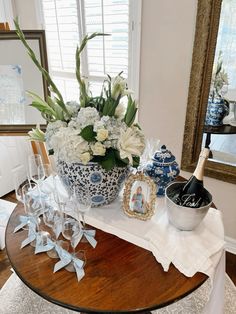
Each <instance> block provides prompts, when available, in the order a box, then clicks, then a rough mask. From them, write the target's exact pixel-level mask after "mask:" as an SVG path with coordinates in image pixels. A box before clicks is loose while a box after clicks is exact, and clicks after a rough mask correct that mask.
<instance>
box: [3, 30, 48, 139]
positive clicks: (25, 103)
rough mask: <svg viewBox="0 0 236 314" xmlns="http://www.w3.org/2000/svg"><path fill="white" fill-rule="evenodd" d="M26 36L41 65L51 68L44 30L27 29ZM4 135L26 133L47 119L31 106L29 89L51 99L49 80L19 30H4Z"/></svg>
mask: <svg viewBox="0 0 236 314" xmlns="http://www.w3.org/2000/svg"><path fill="white" fill-rule="evenodd" d="M24 35H25V38H26V40H27V42H28V43H29V45H30V47H31V48H32V50H33V51H34V52H35V54H36V56H37V58H38V59H39V60H40V61H41V65H42V66H43V67H44V68H45V69H46V70H48V61H47V50H46V40H45V31H44V30H32V31H24ZM0 51H1V59H0V135H8V134H12V133H14V134H26V133H27V132H28V131H29V130H31V129H32V128H33V127H35V125H36V124H40V125H41V129H45V128H46V125H45V120H44V119H43V118H42V117H41V114H40V113H39V112H38V111H36V110H35V109H34V108H33V107H31V106H30V104H31V103H32V101H31V98H30V97H29V96H28V95H27V91H28V90H29V91H32V92H34V93H36V94H38V95H39V96H40V97H41V98H42V99H44V100H45V99H47V96H48V86H47V82H46V80H45V79H44V78H43V76H42V74H41V73H40V71H38V69H37V68H36V66H35V65H34V63H33V62H32V60H31V59H30V58H29V56H28V54H27V52H26V49H25V47H24V46H23V44H22V43H21V41H20V39H19V38H18V36H17V34H16V32H15V31H0Z"/></svg>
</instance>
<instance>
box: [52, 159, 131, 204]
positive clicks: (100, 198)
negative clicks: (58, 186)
mask: <svg viewBox="0 0 236 314" xmlns="http://www.w3.org/2000/svg"><path fill="white" fill-rule="evenodd" d="M57 171H58V175H59V177H61V179H62V180H63V178H65V177H66V178H67V184H68V185H69V187H70V189H71V191H73V190H74V191H75V193H76V194H77V196H78V198H79V199H80V200H81V201H82V202H83V198H85V196H87V195H88V194H89V196H90V197H91V200H92V207H98V206H101V205H106V204H109V203H111V202H113V201H114V200H115V199H116V198H117V196H118V195H119V192H120V191H121V189H122V187H123V184H124V181H125V179H126V178H127V176H128V175H129V173H130V170H129V167H123V168H122V167H114V168H113V169H112V170H109V171H107V170H105V169H103V168H102V167H101V166H100V165H99V164H98V163H95V162H89V163H88V164H87V165H84V164H82V163H80V162H75V163H67V162H65V161H62V160H57Z"/></svg>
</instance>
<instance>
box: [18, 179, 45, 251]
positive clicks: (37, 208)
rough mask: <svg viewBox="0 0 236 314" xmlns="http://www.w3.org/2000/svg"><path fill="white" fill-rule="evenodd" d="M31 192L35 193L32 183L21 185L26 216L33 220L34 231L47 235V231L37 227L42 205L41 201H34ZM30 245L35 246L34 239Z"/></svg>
mask: <svg viewBox="0 0 236 314" xmlns="http://www.w3.org/2000/svg"><path fill="white" fill-rule="evenodd" d="M34 185H35V183H34ZM35 187H36V185H35ZM33 193H35V190H34V189H33V184H32V183H26V184H24V185H23V187H22V195H23V199H24V204H25V210H26V213H27V214H28V216H30V217H31V218H32V219H33V220H34V223H35V226H36V232H38V233H40V234H41V235H42V236H44V237H45V236H49V233H48V232H45V231H40V229H39V223H40V220H39V215H40V213H41V210H42V207H41V204H42V202H36V201H35V199H34V195H33ZM31 221H32V220H31ZM31 246H33V247H35V240H34V241H33V242H31Z"/></svg>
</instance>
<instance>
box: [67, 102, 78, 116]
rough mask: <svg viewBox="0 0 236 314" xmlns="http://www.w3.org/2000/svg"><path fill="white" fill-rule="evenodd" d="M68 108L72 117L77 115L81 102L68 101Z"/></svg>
mask: <svg viewBox="0 0 236 314" xmlns="http://www.w3.org/2000/svg"><path fill="white" fill-rule="evenodd" d="M66 108H67V110H68V111H69V113H70V114H71V116H72V117H76V116H77V114H78V111H79V109H80V104H79V103H78V102H77V101H67V103H66Z"/></svg>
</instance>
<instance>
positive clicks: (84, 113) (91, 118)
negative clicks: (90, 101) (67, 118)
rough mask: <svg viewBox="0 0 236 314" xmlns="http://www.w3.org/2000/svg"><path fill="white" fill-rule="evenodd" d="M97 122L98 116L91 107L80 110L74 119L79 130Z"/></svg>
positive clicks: (95, 110)
mask: <svg viewBox="0 0 236 314" xmlns="http://www.w3.org/2000/svg"><path fill="white" fill-rule="evenodd" d="M99 120H100V116H99V113H98V111H97V109H95V108H92V107H86V108H81V109H80V111H79V112H78V115H77V118H76V122H77V126H78V127H79V128H81V129H83V128H84V127H86V126H88V125H94V124H95V122H96V121H99Z"/></svg>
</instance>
